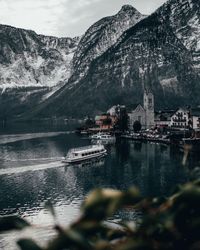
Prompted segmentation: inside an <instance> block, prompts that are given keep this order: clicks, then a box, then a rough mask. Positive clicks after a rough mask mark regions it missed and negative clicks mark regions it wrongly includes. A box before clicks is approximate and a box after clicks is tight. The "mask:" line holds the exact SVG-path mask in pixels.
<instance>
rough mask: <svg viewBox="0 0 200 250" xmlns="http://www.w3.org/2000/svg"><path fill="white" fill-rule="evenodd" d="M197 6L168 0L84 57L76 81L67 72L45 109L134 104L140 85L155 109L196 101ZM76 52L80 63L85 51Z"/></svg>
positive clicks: (199, 83) (199, 90) (199, 81)
mask: <svg viewBox="0 0 200 250" xmlns="http://www.w3.org/2000/svg"><path fill="white" fill-rule="evenodd" d="M199 5H200V2H199V0H170V1H168V2H167V3H166V4H164V5H163V6H162V7H161V8H159V9H158V10H157V11H156V12H155V13H153V14H152V15H151V16H149V17H146V18H145V19H143V20H141V21H140V22H138V23H137V24H135V25H134V26H133V27H131V28H130V29H128V30H127V31H125V32H124V33H123V34H122V35H121V36H120V38H119V39H118V40H117V42H116V43H115V44H114V45H113V46H111V47H110V48H109V49H108V50H106V51H105V52H104V53H100V55H99V56H98V57H95V58H92V57H90V58H92V61H91V62H90V64H89V69H88V71H87V74H84V71H82V72H83V76H84V77H83V78H82V80H81V81H77V78H76V76H75V75H73V76H72V77H71V78H70V80H69V83H68V84H67V85H66V86H65V87H64V88H63V89H62V90H60V91H59V92H57V93H56V95H54V99H52V100H51V101H49V102H48V104H47V107H49V105H51V108H52V110H51V111H50V112H51V113H52V112H53V113H60V114H61V113H63V112H65V113H66V114H69V115H72V116H73V115H74V114H75V115H83V114H84V115H86V114H87V113H94V112H97V111H99V110H106V109H107V108H108V107H109V106H110V105H113V104H117V103H124V104H132V103H135V102H140V101H141V100H142V93H143V89H144V88H145V87H148V88H151V89H152V90H153V91H154V94H155V100H156V106H157V107H158V108H162V107H165V108H166V107H173V108H174V107H176V106H180V105H186V104H190V105H193V104H194V105H197V104H199V102H200V100H199V95H200V64H199V55H200V54H199V34H200V33H199V27H200V6H199ZM82 54H83V55H82V57H81V58H83V65H84V60H85V59H84V58H86V61H89V59H88V50H86V51H85V52H84V53H83V52H82ZM85 55H86V57H84V56H85ZM75 65H77V61H76V60H75ZM78 65H79V64H78ZM80 65H81V64H80ZM80 67H81V66H80ZM52 103H53V104H54V105H52ZM60 103H62V105H60ZM45 106H46V105H44V107H43V109H42V110H41V111H39V113H40V115H43V114H44V113H43V112H44V110H46V107H45Z"/></svg>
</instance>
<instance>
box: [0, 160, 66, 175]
mask: <svg viewBox="0 0 200 250" xmlns="http://www.w3.org/2000/svg"><path fill="white" fill-rule="evenodd" d="M65 165H66V164H64V163H62V162H61V161H55V162H49V163H44V164H38V165H29V166H23V167H17V168H4V169H0V176H1V175H11V174H20V173H24V172H29V171H31V172H33V171H40V170H46V169H51V168H61V167H64V166H65Z"/></svg>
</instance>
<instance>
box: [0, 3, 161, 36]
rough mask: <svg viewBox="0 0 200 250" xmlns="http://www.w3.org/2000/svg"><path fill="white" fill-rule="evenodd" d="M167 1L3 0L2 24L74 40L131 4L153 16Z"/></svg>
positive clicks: (1, 4) (1, 9) (0, 7)
mask: <svg viewBox="0 0 200 250" xmlns="http://www.w3.org/2000/svg"><path fill="white" fill-rule="evenodd" d="M164 2H166V0H0V23H1V24H8V25H12V26H15V27H19V28H25V29H32V30H34V31H36V32H37V33H39V34H45V35H53V36H59V37H66V36H70V37H74V36H77V35H81V34H83V33H84V32H85V31H86V30H87V29H88V28H89V27H90V25H92V24H93V23H94V22H96V21H97V20H99V19H100V18H102V17H105V16H109V15H114V14H116V13H117V12H118V11H119V10H120V9H121V7H122V5H124V4H131V5H132V6H134V7H135V8H136V9H138V10H139V11H140V12H141V13H143V14H150V13H152V12H153V11H154V10H155V9H157V8H158V7H159V6H160V5H162V4H163V3H164Z"/></svg>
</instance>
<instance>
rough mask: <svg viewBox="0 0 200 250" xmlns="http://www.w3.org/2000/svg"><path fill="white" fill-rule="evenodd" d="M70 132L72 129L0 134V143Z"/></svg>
mask: <svg viewBox="0 0 200 250" xmlns="http://www.w3.org/2000/svg"><path fill="white" fill-rule="evenodd" d="M70 133H73V131H66V132H47V133H30V134H15V135H0V145H1V144H7V143H13V142H18V141H24V140H31V139H36V138H45V137H46V138H47V137H55V136H59V135H63V134H70Z"/></svg>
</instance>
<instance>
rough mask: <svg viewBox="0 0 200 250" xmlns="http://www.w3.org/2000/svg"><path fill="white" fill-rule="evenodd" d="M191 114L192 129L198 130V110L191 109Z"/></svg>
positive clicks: (199, 118)
mask: <svg viewBox="0 0 200 250" xmlns="http://www.w3.org/2000/svg"><path fill="white" fill-rule="evenodd" d="M191 113H192V125H193V129H200V109H199V108H198V109H192V112H191Z"/></svg>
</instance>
